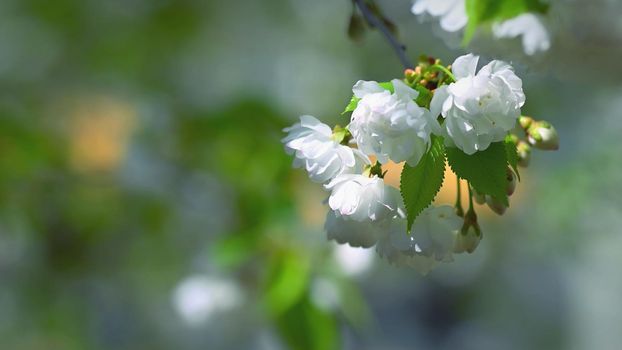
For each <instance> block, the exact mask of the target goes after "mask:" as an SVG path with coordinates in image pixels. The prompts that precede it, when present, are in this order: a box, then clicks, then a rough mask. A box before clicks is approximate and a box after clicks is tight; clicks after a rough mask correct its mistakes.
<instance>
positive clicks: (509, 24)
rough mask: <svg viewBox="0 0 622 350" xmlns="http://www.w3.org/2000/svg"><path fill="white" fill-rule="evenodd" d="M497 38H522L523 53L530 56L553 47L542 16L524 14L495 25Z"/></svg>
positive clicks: (494, 31)
mask: <svg viewBox="0 0 622 350" xmlns="http://www.w3.org/2000/svg"><path fill="white" fill-rule="evenodd" d="M492 32H493V35H494V36H495V38H517V37H519V36H520V37H521V42H522V45H523V51H525V53H526V54H527V55H529V56H532V55H535V54H536V53H538V52H543V51H547V50H548V49H549V48H550V47H551V38H550V34H549V31H548V30H547V28H546V26H545V25H544V20H543V18H542V16H539V15H536V14H533V13H529V12H528V13H523V14H521V15H518V16H516V17H514V18H510V19H508V20H505V21H502V22H498V23H495V24H493V26H492Z"/></svg>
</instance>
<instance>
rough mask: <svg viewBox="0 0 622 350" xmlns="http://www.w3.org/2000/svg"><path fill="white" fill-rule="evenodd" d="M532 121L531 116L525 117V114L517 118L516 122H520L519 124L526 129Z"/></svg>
mask: <svg viewBox="0 0 622 350" xmlns="http://www.w3.org/2000/svg"><path fill="white" fill-rule="evenodd" d="M532 123H533V118H532V117H527V116H524V115H522V116H520V118H518V124H520V126H521V127H522V128H523V129H525V130H527V129H528V128H529V127H530V126H531V124H532Z"/></svg>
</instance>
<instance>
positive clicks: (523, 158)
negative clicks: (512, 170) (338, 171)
mask: <svg viewBox="0 0 622 350" xmlns="http://www.w3.org/2000/svg"><path fill="white" fill-rule="evenodd" d="M516 152H517V153H518V165H519V166H521V167H523V168H526V167H528V166H529V162H530V161H531V146H529V144H528V143H527V142H525V141H522V140H521V141H518V143H517V144H516Z"/></svg>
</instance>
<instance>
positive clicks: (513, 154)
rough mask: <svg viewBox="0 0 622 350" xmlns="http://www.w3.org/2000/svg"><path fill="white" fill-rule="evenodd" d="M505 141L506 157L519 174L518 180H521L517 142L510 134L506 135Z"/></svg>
mask: <svg viewBox="0 0 622 350" xmlns="http://www.w3.org/2000/svg"><path fill="white" fill-rule="evenodd" d="M503 142H504V143H505V157H506V158H507V160H508V164H509V165H510V166H511V167H512V169H513V170H514V173H516V176H518V180H519V181H520V174H519V172H518V151H517V150H516V143H515V142H514V141H513V140H512V136H511V135H508V136H506V137H505V140H504V141H503Z"/></svg>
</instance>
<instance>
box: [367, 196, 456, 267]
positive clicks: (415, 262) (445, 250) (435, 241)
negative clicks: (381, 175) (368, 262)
mask: <svg viewBox="0 0 622 350" xmlns="http://www.w3.org/2000/svg"><path fill="white" fill-rule="evenodd" d="M461 226H462V218H460V217H459V216H458V215H456V214H455V212H454V209H453V208H452V207H451V206H448V205H443V206H439V207H429V208H427V209H425V210H424V211H423V212H422V213H421V214H419V217H417V219H416V220H415V222H414V224H413V227H412V230H411V232H412V233H411V235H408V234H407V233H406V220H405V219H403V218H397V219H394V220H392V222H391V226H390V228H389V230H387V231H386V233H385V235H384V237H382V238H381V239H380V241H379V242H378V244H377V246H376V250H377V252H378V254H379V255H380V256H383V257H386V258H387V259H388V260H389V262H391V263H394V264H396V265H402V266H410V267H413V268H415V269H416V270H418V271H419V272H421V273H423V274H426V273H428V272H429V271H430V270H431V269H432V268H433V267H434V266H436V264H437V263H438V262H450V261H453V250H454V245H455V239H456V235H457V234H458V231H459V230H460V227H461Z"/></svg>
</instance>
